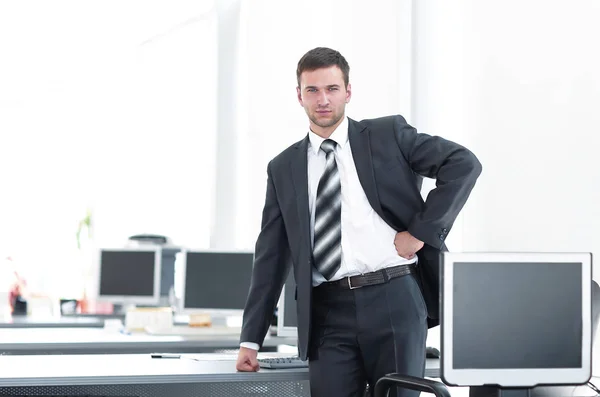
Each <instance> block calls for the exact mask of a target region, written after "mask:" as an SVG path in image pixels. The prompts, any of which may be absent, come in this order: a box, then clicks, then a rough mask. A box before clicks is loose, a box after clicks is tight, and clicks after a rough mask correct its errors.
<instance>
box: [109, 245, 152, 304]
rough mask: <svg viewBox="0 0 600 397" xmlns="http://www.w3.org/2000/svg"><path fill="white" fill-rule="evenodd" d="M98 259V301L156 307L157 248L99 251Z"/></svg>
mask: <svg viewBox="0 0 600 397" xmlns="http://www.w3.org/2000/svg"><path fill="white" fill-rule="evenodd" d="M99 256H100V258H99V267H98V268H99V274H98V300H99V301H104V302H112V303H117V304H135V305H156V304H158V302H159V299H160V274H161V249H160V248H159V247H143V248H141V247H138V248H114V249H110V248H103V249H100V251H99Z"/></svg>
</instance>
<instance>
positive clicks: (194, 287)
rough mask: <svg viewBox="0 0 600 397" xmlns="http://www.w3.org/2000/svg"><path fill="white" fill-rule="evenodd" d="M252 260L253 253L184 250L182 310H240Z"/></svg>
mask: <svg viewBox="0 0 600 397" xmlns="http://www.w3.org/2000/svg"><path fill="white" fill-rule="evenodd" d="M253 263H254V253H253V252H241V251H186V252H183V264H182V267H183V269H182V271H183V275H184V279H183V280H182V285H183V300H182V308H181V309H182V310H181V311H182V312H193V311H198V310H203V309H206V310H243V309H244V306H245V304H246V298H247V297H248V290H249V289H250V280H251V278H252V266H253Z"/></svg>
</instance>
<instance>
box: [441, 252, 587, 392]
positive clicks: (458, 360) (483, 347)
mask: <svg viewBox="0 0 600 397" xmlns="http://www.w3.org/2000/svg"><path fill="white" fill-rule="evenodd" d="M442 269H443V285H442V301H443V303H442V306H443V313H442V367H443V368H442V371H443V375H444V378H445V379H447V380H448V381H449V383H450V384H457V385H463V386H473V385H479V384H498V385H500V386H533V385H537V384H552V383H561V384H569V383H576V382H575V381H576V380H580V381H582V382H585V381H587V379H589V377H588V378H587V379H586V374H588V375H589V374H590V370H591V367H590V360H591V354H590V351H591V302H590V301H591V294H590V286H591V259H590V255H589V254H547V253H544V254H542V253H540V254H533V253H530V254H511V253H503V254H491V253H490V254H485V253H477V254H475V253H473V254H450V253H448V254H444V260H443V266H442ZM467 383H468V384H467Z"/></svg>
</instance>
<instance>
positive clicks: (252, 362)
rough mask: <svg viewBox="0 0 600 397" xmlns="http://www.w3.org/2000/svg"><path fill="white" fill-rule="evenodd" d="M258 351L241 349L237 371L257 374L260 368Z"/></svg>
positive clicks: (236, 366) (236, 364) (236, 365)
mask: <svg viewBox="0 0 600 397" xmlns="http://www.w3.org/2000/svg"><path fill="white" fill-rule="evenodd" d="M257 356H258V351H257V350H254V349H249V348H247V347H240V352H239V353H238V358H237V362H236V363H235V369H237V370H238V371H241V372H256V371H258V369H259V368H260V366H259V365H258V360H257Z"/></svg>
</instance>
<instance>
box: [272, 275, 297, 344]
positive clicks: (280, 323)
mask: <svg viewBox="0 0 600 397" xmlns="http://www.w3.org/2000/svg"><path fill="white" fill-rule="evenodd" d="M295 295H296V280H295V279H294V271H293V270H290V273H289V275H288V277H287V280H286V281H285V284H284V285H283V290H282V291H281V295H280V297H279V304H278V309H277V336H283V337H289V338H297V337H298V317H297V311H296V296H295Z"/></svg>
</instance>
